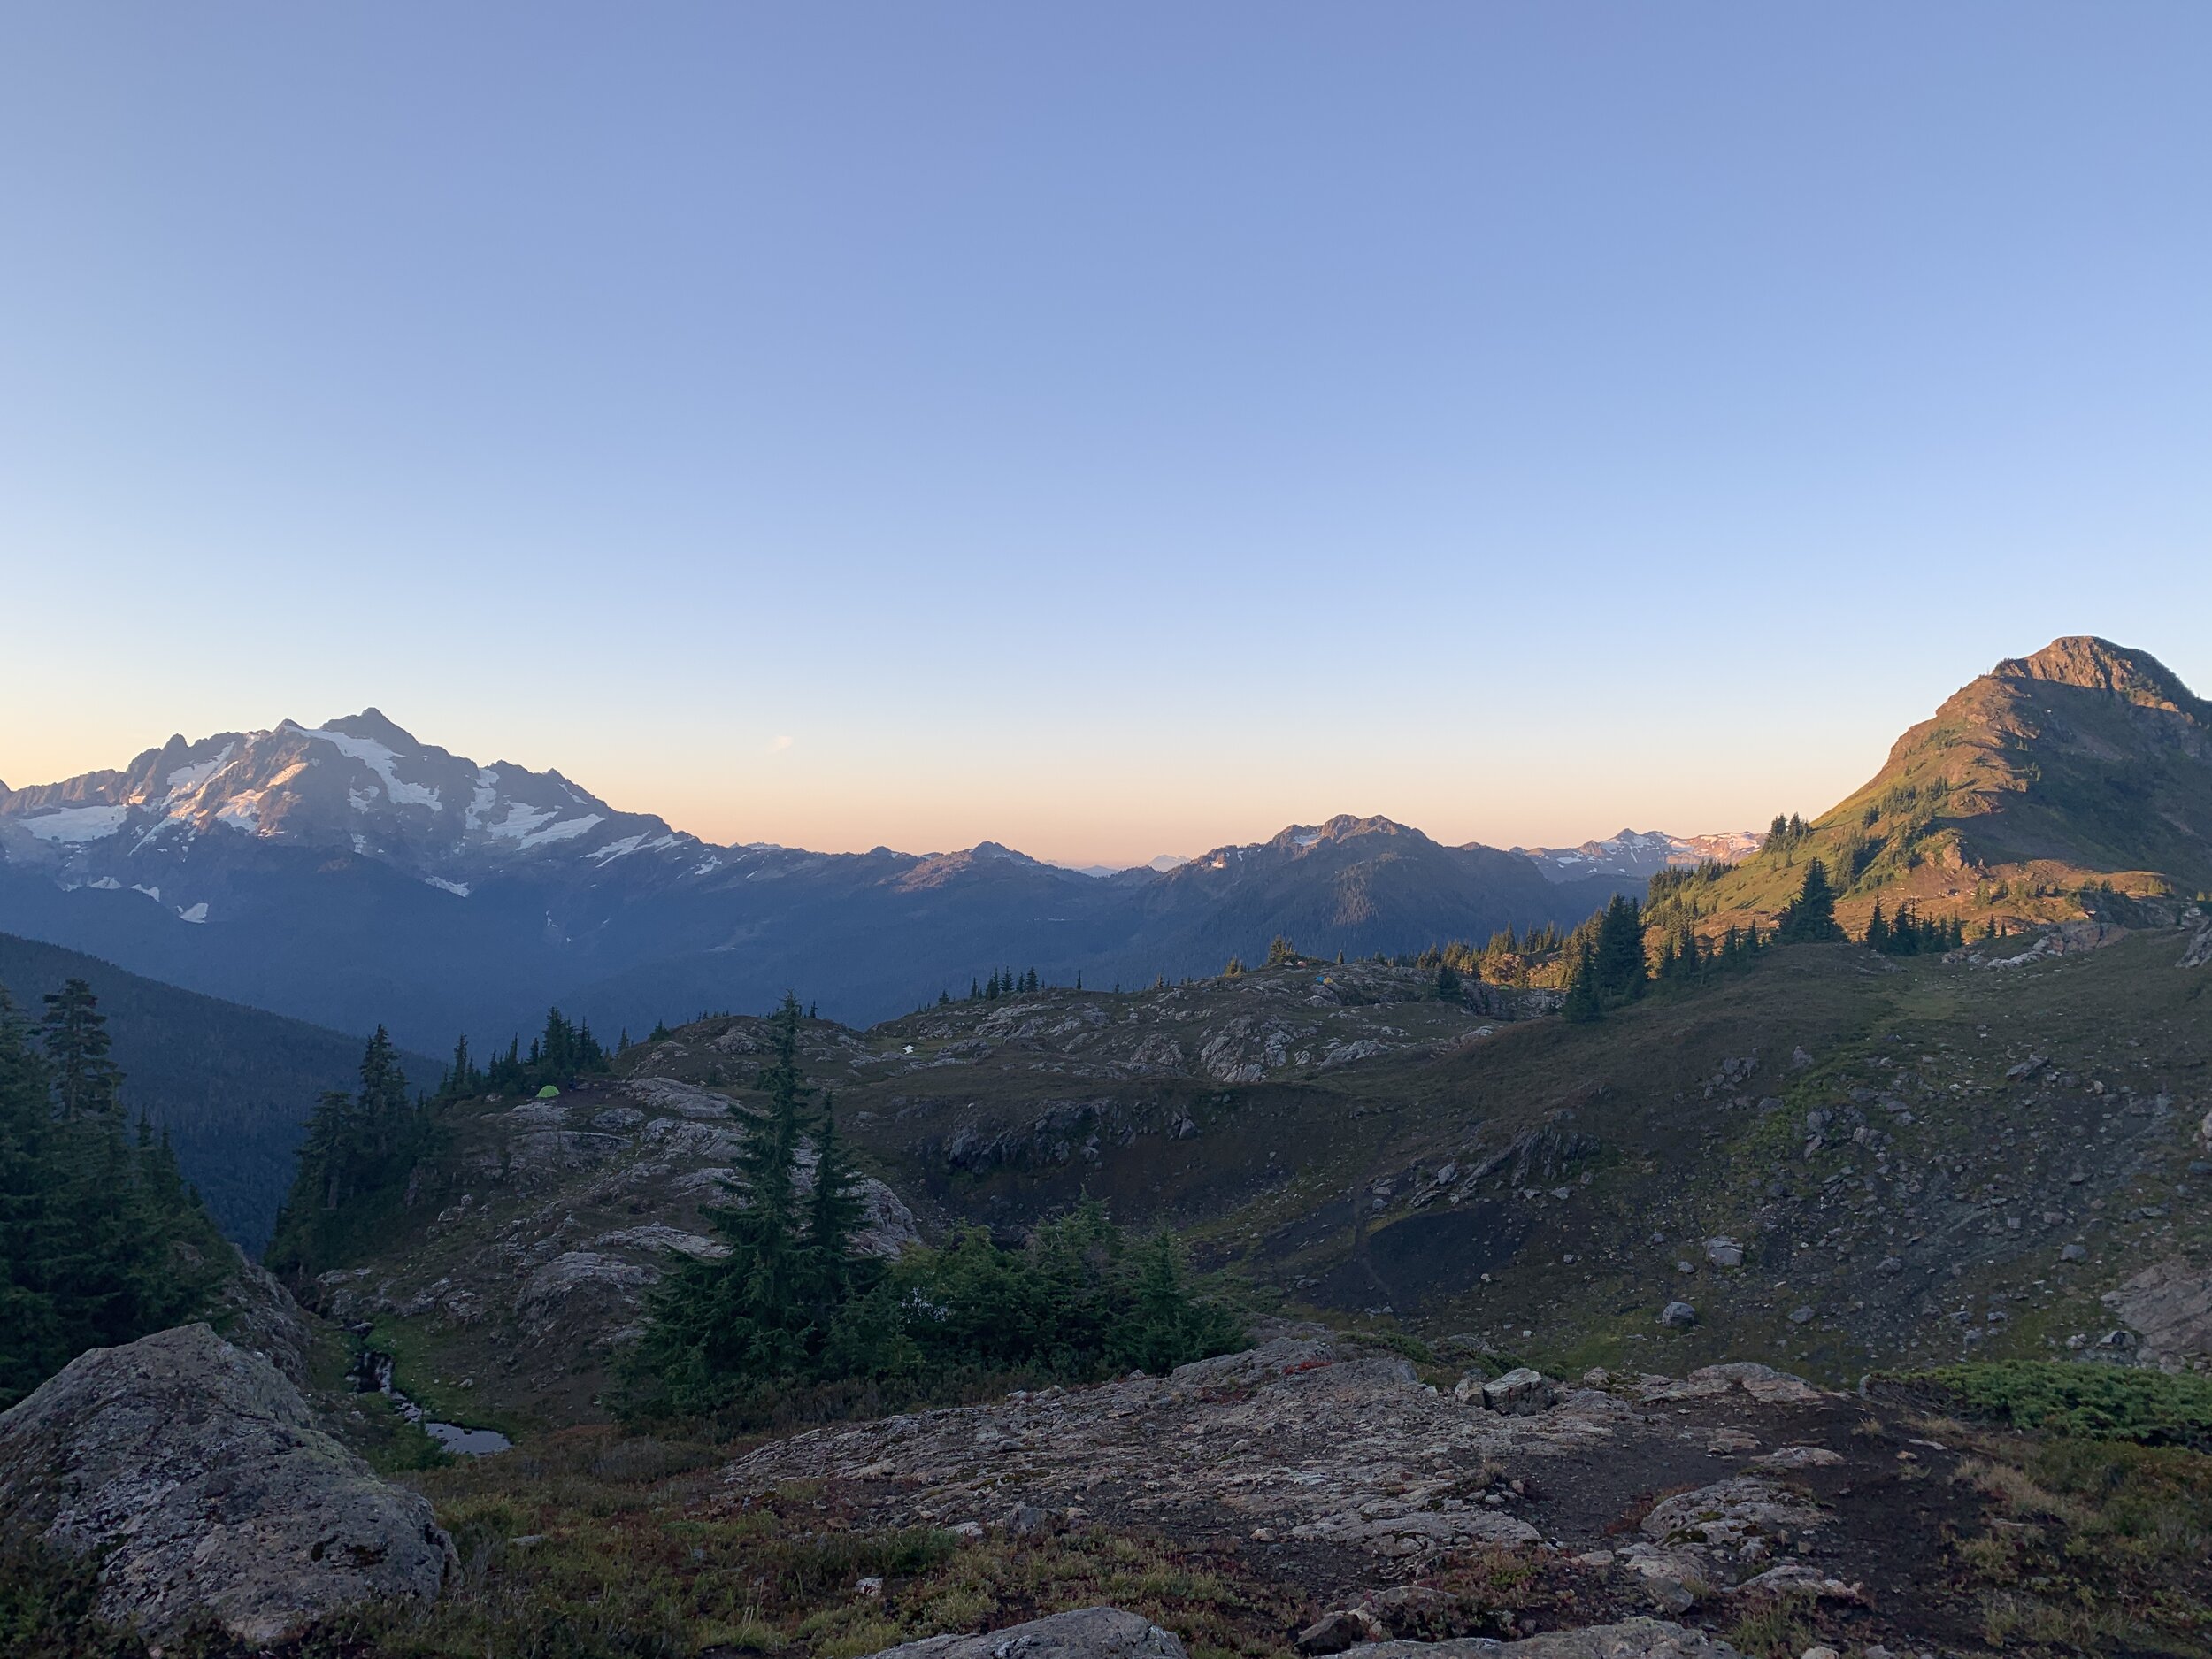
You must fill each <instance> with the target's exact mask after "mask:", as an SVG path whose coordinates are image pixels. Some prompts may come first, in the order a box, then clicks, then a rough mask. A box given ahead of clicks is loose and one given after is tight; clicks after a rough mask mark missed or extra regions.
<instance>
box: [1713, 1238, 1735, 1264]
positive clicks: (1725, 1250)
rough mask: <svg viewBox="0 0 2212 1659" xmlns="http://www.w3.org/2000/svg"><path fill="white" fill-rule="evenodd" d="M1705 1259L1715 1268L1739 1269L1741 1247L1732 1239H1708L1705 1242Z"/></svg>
mask: <svg viewBox="0 0 2212 1659" xmlns="http://www.w3.org/2000/svg"><path fill="white" fill-rule="evenodd" d="M1705 1259H1706V1260H1707V1261H1709V1262H1710V1263H1712V1264H1713V1265H1714V1266H1715V1267H1741V1266H1742V1265H1743V1246H1742V1245H1740V1244H1739V1243H1737V1242H1736V1241H1735V1240H1733V1239H1708V1240H1705Z"/></svg>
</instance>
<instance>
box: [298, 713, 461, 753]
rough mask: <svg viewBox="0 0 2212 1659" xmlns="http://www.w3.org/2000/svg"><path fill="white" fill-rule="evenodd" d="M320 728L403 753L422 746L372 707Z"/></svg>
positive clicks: (416, 751) (415, 751)
mask: <svg viewBox="0 0 2212 1659" xmlns="http://www.w3.org/2000/svg"><path fill="white" fill-rule="evenodd" d="M285 724H286V725H287V726H290V725H292V724H293V723H292V722H291V721H289V720H287V721H286V722H285ZM321 729H322V730H323V731H325V732H336V733H340V734H342V735H343V736H346V737H358V738H365V739H367V740H368V741H370V742H373V743H381V744H383V745H384V746H385V747H386V748H387V749H392V750H393V751H395V752H396V753H398V754H403V755H411V754H415V753H418V752H419V751H420V750H421V749H422V747H423V746H422V744H420V743H419V742H418V741H416V739H415V734H414V733H412V732H409V731H406V730H404V729H403V728H402V727H400V726H397V725H395V724H394V723H393V722H392V721H391V720H390V719H388V718H386V716H385V713H384V710H381V709H379V708H374V707H371V708H366V709H364V710H361V712H360V713H358V714H347V715H341V716H340V717H339V718H337V719H334V720H331V721H328V722H326V724H325V725H324V726H323V727H322V728H321ZM431 752H432V753H433V754H436V755H441V756H442V755H444V754H445V752H446V751H445V750H443V749H433V750H432V751H431Z"/></svg>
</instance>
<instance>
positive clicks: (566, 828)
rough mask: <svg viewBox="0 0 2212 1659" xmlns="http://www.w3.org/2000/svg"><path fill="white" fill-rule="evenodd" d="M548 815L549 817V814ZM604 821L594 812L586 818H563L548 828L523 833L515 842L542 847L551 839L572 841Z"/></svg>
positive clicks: (519, 844) (521, 844)
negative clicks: (519, 839) (526, 833)
mask: <svg viewBox="0 0 2212 1659" xmlns="http://www.w3.org/2000/svg"><path fill="white" fill-rule="evenodd" d="M548 816H550V814H548ZM606 821H607V820H606V819H605V818H603V817H602V816H601V815H600V814H598V813H596V812H594V813H593V814H591V816H590V817H588V818H563V819H562V820H561V821H560V822H559V823H557V824H556V825H554V826H551V827H550V828H549V829H541V830H538V831H535V832H534V833H531V834H528V835H525V836H524V837H523V838H522V839H521V841H519V842H518V843H517V844H518V846H522V847H543V846H545V845H547V844H548V843H549V842H551V841H574V840H575V839H576V838H577V837H578V836H579V835H585V834H588V833H590V832H591V831H592V830H593V829H595V827H597V826H599V825H602V824H604V823H605V822H606Z"/></svg>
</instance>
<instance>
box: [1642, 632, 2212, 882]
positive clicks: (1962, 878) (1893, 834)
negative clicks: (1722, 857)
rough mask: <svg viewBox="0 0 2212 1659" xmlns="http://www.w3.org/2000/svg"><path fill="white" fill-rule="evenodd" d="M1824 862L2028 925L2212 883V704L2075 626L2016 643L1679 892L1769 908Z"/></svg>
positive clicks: (1854, 878)
mask: <svg viewBox="0 0 2212 1659" xmlns="http://www.w3.org/2000/svg"><path fill="white" fill-rule="evenodd" d="M1816 857H1817V858H1819V859H1821V860H1822V861H1823V862H1824V864H1826V865H1827V867H1828V869H1829V872H1831V876H1832V879H1834V880H1835V881H1836V883H1837V885H1838V886H1839V887H1840V888H1841V889H1842V891H1843V902H1842V904H1841V906H1840V907H1839V914H1841V915H1842V916H1843V918H1844V919H1845V921H1846V922H1847V925H1850V926H1859V925H1861V924H1862V923H1863V918H1864V917H1865V915H1866V914H1867V912H1869V911H1870V910H1871V909H1872V908H1873V905H1874V903H1875V902H1876V901H1877V900H1881V901H1882V902H1885V903H1886V904H1887V905H1888V906H1889V908H1891V909H1892V910H1893V909H1894V908H1895V905H1896V904H1897V903H1898V902H1903V901H1906V900H1909V901H1911V902H1914V903H1916V905H1918V906H1919V907H1920V908H1921V910H1922V911H1923V912H1924V913H1926V914H1932V915H1945V916H1947V915H1953V914H1955V915H1958V916H1960V917H1961V918H1963V919H1965V920H1967V921H1969V922H1978V921H1982V920H1985V919H1994V920H1997V921H1999V922H2001V923H2006V924H2009V925H2014V926H2018V925H2023V924H2028V923H2033V922H2039V921H2054V920H2066V919H2071V918H2079V917H2082V916H2084V915H2089V914H2102V913H2104V912H2107V911H2111V912H2114V913H2116V914H2120V913H2130V912H2129V903H2128V902H2129V901H2131V900H2133V901H2150V902H2154V903H2155V902H2158V901H2159V900H2161V899H2162V898H2163V897H2166V896H2168V895H2175V894H2179V895H2190V894H2193V893H2197V892H2200V891H2202V890H2204V889H2206V888H2207V887H2212V704H2208V703H2205V702H2204V701H2203V700H2202V699H2200V698H2199V697H2197V696H2195V695H2193V694H2192V693H2191V692H2190V690H2189V688H2188V687H2186V686H2185V685H2183V684H2182V682H2181V680H2179V678H2178V677H2177V676H2176V675H2175V674H2174V673H2173V672H2172V671H2171V670H2170V669H2168V668H2167V667H2166V666H2165V664H2162V663H2161V662H2160V661H2159V660H2158V659H2157V658H2156V657H2152V656H2151V655H2150V654H2149V653H2147V652H2145V651H2138V650H2131V649H2128V648H2126V647H2124V646H2120V645H2115V644H2114V643H2112V642H2111V641H2108V640H2101V639H2096V638H2093V637H2091V636H2088V635H2077V636H2071V637H2068V638H2064V639H2059V640H2055V641H2052V642H2051V643H2050V644H2049V645H2047V646H2046V647H2044V649H2041V650H2039V651H2038V652H2036V653H2035V654H2034V655H2033V656H2032V657H2008V658H2006V659H2005V660H2004V661H2002V662H2001V663H1999V664H1997V665H1996V667H1995V668H1993V669H1992V670H1991V671H1990V672H1988V673H1986V674H1984V675H1982V676H1981V677H1980V678H1978V679H1977V680H1972V681H1970V682H1969V683H1968V684H1967V685H1965V686H1964V687H1961V688H1960V689H1959V690H1958V691H1957V692H1955V693H1954V694H1953V695H1951V696H1950V697H1949V698H1948V699H1947V701H1946V702H1945V703H1944V704H1943V706H1942V707H1941V708H1939V709H1938V710H1936V712H1935V714H1934V716H1933V717H1932V718H1930V719H1927V720H1924V721H1923V722H1922V723H1921V724H1919V725H1918V726H1914V727H1912V728H1911V729H1910V730H1909V731H1908V732H1907V733H1905V734H1904V735H1903V736H1902V737H1901V738H1899V739H1898V740H1897V741H1896V743H1895V744H1894V746H1893V747H1892V749H1890V753H1889V758H1888V760H1887V761H1886V763H1885V764H1884V765H1883V767H1882V770H1881V771H1880V772H1878V773H1876V774H1875V776H1874V777H1873V778H1872V779H1871V780H1869V781H1868V782H1867V784H1866V785H1865V786H1864V787H1862V788H1860V789H1859V790H1857V791H1856V792H1855V793H1854V794H1853V795H1850V796H1849V797H1848V798H1847V799H1846V800H1845V801H1843V802H1841V803H1839V804H1838V805H1837V806H1835V807H1833V808H1832V809H1831V810H1829V811H1827V812H1825V813H1824V814H1823V815H1822V816H1821V817H1820V818H1817V819H1816V820H1815V821H1814V822H1813V823H1812V824H1811V825H1809V826H1805V827H1804V828H1803V830H1802V831H1801V833H1798V832H1792V833H1786V834H1782V835H1778V836H1774V837H1773V838H1771V839H1770V841H1769V842H1768V844H1767V846H1766V847H1765V849H1763V850H1762V851H1761V852H1760V853H1759V854H1758V855H1757V856H1754V857H1752V858H1750V859H1747V861H1745V863H1744V864H1742V865H1741V866H1740V867H1739V869H1738V870H1737V871H1735V872H1732V873H1731V874H1730V875H1727V876H1725V877H1723V878H1722V879H1719V880H1717V881H1715V882H1711V883H1709V884H1705V885H1703V886H1701V887H1698V888H1696V889H1694V890H1685V893H1684V895H1683V896H1682V897H1681V898H1680V899H1679V901H1678V902H1679V903H1680V904H1681V905H1683V906H1684V907H1686V908H1693V909H1694V913H1695V914H1696V915H1698V916H1700V917H1702V918H1712V919H1713V920H1714V921H1716V922H1718V921H1720V920H1722V919H1725V918H1742V917H1745V916H1752V917H1767V918H1771V917H1772V916H1773V915H1774V914H1775V913H1777V912H1778V910H1780V908H1781V906H1782V905H1783V904H1784V903H1786V902H1787V901H1788V899H1789V897H1790V896H1791V895H1792V894H1793V893H1794V892H1795V890H1796V887H1797V886H1798V883H1799V881H1800V880H1801V878H1802V874H1803V871H1802V866H1803V865H1804V864H1806V863H1807V862H1808V861H1809V860H1810V859H1812V858H1816Z"/></svg>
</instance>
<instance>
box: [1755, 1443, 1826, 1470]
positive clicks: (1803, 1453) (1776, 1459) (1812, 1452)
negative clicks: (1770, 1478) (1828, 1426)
mask: <svg viewBox="0 0 2212 1659" xmlns="http://www.w3.org/2000/svg"><path fill="white" fill-rule="evenodd" d="M1753 1461H1754V1462H1755V1463H1759V1464H1761V1465H1762V1466H1763V1467H1765V1468H1768V1469H1832V1468H1834V1467H1835V1466H1836V1465H1837V1464H1838V1463H1841V1462H1842V1461H1843V1454H1842V1453H1841V1452H1832V1451H1830V1450H1829V1449H1828V1448H1826V1447H1825V1446H1782V1447H1778V1448H1775V1449H1774V1450H1773V1451H1770V1452H1769V1453H1768V1454H1767V1455H1765V1456H1763V1457H1759V1458H1755V1459H1753Z"/></svg>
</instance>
